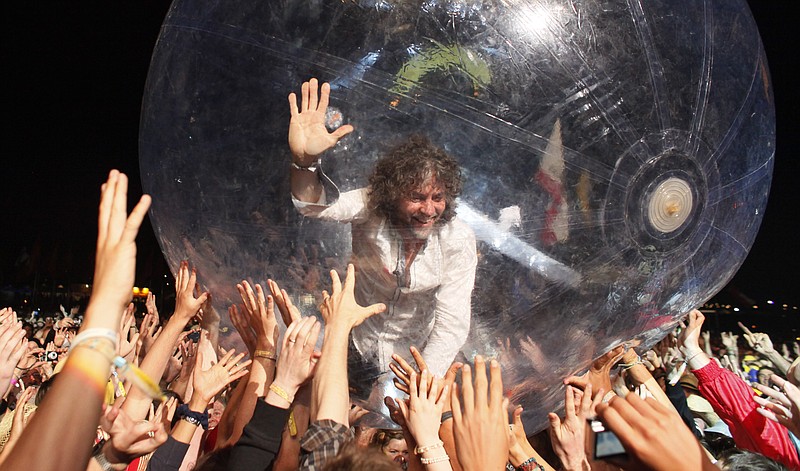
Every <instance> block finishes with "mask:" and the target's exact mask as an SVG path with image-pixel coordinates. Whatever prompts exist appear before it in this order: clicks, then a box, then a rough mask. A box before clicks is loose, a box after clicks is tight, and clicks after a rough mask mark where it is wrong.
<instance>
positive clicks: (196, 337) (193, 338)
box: [186, 330, 200, 343]
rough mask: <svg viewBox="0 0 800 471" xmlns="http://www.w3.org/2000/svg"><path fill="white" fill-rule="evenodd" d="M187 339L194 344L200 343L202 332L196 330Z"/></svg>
mask: <svg viewBox="0 0 800 471" xmlns="http://www.w3.org/2000/svg"><path fill="white" fill-rule="evenodd" d="M186 338H188V339H189V340H191V341H192V342H195V343H196V342H198V341H199V340H200V331H199V330H195V331H194V332H192V333H191V334H189V335H187V336H186Z"/></svg>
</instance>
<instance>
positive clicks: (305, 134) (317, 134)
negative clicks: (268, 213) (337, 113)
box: [289, 78, 353, 203]
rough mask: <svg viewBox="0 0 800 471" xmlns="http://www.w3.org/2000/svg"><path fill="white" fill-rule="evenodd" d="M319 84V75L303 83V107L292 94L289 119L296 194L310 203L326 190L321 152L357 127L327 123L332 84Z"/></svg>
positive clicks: (298, 197)
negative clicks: (320, 168)
mask: <svg viewBox="0 0 800 471" xmlns="http://www.w3.org/2000/svg"><path fill="white" fill-rule="evenodd" d="M318 88H319V82H318V81H317V79H315V78H312V79H311V80H309V81H308V82H305V83H303V86H302V92H301V93H302V101H301V102H300V107H299V108H298V106H297V96H296V95H295V94H294V93H290V94H289V111H290V112H291V116H292V118H291V121H289V150H291V152H292V167H291V184H292V194H293V195H294V197H295V198H297V199H298V200H300V201H304V202H307V203H314V202H316V201H317V200H319V197H320V194H321V192H322V185H321V184H320V181H319V176H318V175H317V172H316V171H315V169H316V165H317V163H318V161H319V155H320V154H322V153H323V152H325V151H326V150H328V149H331V148H332V147H333V146H335V145H336V143H337V142H339V139H341V138H342V137H344V136H345V135H347V134H349V133H350V132H352V131H353V126H351V125H349V124H345V125H343V126H341V127H339V128H337V129H335V130H334V131H333V132H330V133H329V132H328V130H327V128H326V127H325V113H326V111H327V110H328V99H329V97H330V93H331V86H330V85H329V84H327V83H323V84H322V87H321V90H320V91H319V92H318ZM318 93H319V95H318Z"/></svg>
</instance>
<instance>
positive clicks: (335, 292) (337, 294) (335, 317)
mask: <svg viewBox="0 0 800 471" xmlns="http://www.w3.org/2000/svg"><path fill="white" fill-rule="evenodd" d="M355 284H356V270H355V267H353V264H352V263H351V264H348V265H347V276H346V277H345V280H344V285H342V282H341V280H340V279H339V274H338V273H336V270H331V291H332V293H331V294H328V292H327V291H323V292H322V304H321V305H320V312H321V313H322V318H323V319H325V324H326V325H327V326H328V327H333V326H334V325H335V326H337V327H342V328H345V329H347V331H348V332H349V331H350V329H352V328H353V327H355V326H357V325H359V324H361V323H362V322H364V319H366V318H368V317H370V316H374V315H375V314H379V313H381V312H383V311H385V310H386V305H385V304H383V303H377V304H371V305H369V306H366V307H364V306H359V305H358V303H357V302H356V298H355V293H354V289H355Z"/></svg>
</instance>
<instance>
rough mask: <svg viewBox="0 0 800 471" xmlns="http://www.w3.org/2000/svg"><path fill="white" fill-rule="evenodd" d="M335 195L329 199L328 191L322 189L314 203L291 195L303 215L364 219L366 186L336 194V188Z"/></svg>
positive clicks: (326, 218)
mask: <svg viewBox="0 0 800 471" xmlns="http://www.w3.org/2000/svg"><path fill="white" fill-rule="evenodd" d="M335 196H336V197H335V198H333V199H332V200H331V199H330V198H329V196H328V192H327V191H325V190H323V191H322V194H321V195H320V199H319V200H317V201H316V202H314V203H307V202H303V201H300V200H298V199H297V198H295V197H294V195H292V203H293V204H294V207H295V208H296V209H297V211H298V212H299V213H300V214H302V215H303V216H305V217H310V218H315V219H322V220H323V221H335V222H342V223H348V222H356V221H360V220H363V219H366V217H367V198H368V190H367V189H366V188H360V189H358V190H352V191H346V192H344V193H342V194H341V195H339V194H338V190H337V191H336V195H335Z"/></svg>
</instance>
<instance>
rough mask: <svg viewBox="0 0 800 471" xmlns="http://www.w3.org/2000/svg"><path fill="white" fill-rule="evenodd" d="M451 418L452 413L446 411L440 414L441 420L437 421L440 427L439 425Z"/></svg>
mask: <svg viewBox="0 0 800 471" xmlns="http://www.w3.org/2000/svg"><path fill="white" fill-rule="evenodd" d="M452 418H453V411H451V410H448V411H445V412H442V418H441V419H439V424H440V425H441V424H443V423H444V421H445V420H447V419H452Z"/></svg>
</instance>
